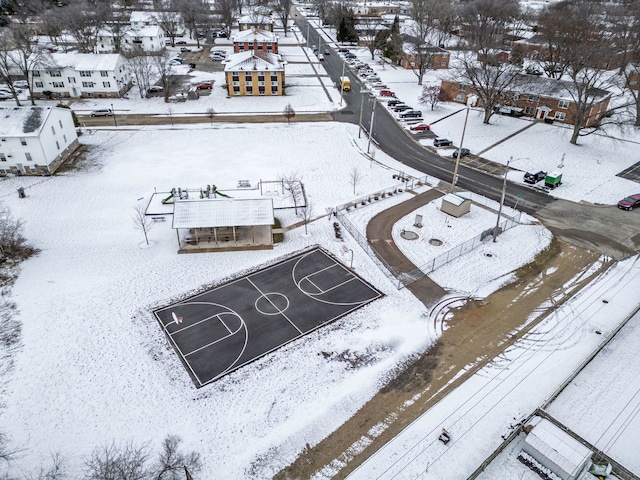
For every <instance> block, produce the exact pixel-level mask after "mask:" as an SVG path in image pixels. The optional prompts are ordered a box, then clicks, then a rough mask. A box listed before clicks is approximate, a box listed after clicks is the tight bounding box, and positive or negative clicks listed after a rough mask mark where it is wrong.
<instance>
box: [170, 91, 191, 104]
mask: <svg viewBox="0 0 640 480" xmlns="http://www.w3.org/2000/svg"><path fill="white" fill-rule="evenodd" d="M187 98H188V97H187V94H186V93H176V94H175V95H171V96H170V97H169V101H170V102H186V101H187Z"/></svg>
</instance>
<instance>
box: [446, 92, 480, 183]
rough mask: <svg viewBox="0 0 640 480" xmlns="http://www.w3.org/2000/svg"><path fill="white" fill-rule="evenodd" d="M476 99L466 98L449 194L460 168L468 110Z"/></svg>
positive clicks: (472, 97) (471, 96)
mask: <svg viewBox="0 0 640 480" xmlns="http://www.w3.org/2000/svg"><path fill="white" fill-rule="evenodd" d="M477 101H478V97H477V96H476V95H469V96H468V97H467V113H466V114H465V117H464V126H463V127H462V136H461V137H460V145H458V155H457V156H456V166H455V167H454V169H453V181H452V182H451V193H453V192H454V190H455V188H456V182H457V181H458V167H459V166H460V157H461V156H462V144H463V143H464V134H465V132H466V131H467V120H469V110H470V108H471V107H472V106H473V105H475V104H476V102H477Z"/></svg>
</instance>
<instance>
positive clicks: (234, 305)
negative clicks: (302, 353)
mask: <svg viewBox="0 0 640 480" xmlns="http://www.w3.org/2000/svg"><path fill="white" fill-rule="evenodd" d="M380 296H382V294H381V293H380V292H379V291H378V290H376V289H375V288H373V287H372V286H370V285H369V284H368V283H367V282H365V281H364V280H363V279H361V278H360V277H359V276H358V275H356V274H355V273H354V272H353V271H351V270H350V269H348V268H347V267H345V266H344V265H342V264H341V263H339V262H338V261H336V260H335V259H334V258H333V257H332V256H330V255H329V254H328V253H327V252H325V251H324V250H322V249H321V248H316V249H313V250H310V251H307V252H304V253H300V254H297V255H295V256H292V257H290V258H287V259H285V260H283V261H281V262H279V263H277V264H275V265H271V266H269V267H266V268H263V269H261V270H258V271H257V272H254V273H251V274H250V275H247V276H244V277H242V278H238V279H236V280H233V281H231V282H228V283H225V284H223V285H220V286H218V287H215V288H213V289H211V290H207V291H206V292H204V293H200V294H198V295H195V296H193V297H190V298H188V299H185V300H183V301H180V302H178V303H174V304H172V305H169V306H167V307H163V308H160V309H158V310H155V311H154V312H153V313H154V314H155V316H156V318H157V319H158V322H160V325H161V326H162V328H163V330H164V332H165V334H166V335H167V336H168V338H169V340H170V341H171V343H172V345H173V347H174V348H175V350H176V352H177V353H178V355H179V356H180V358H181V360H182V362H183V364H184V366H185V368H186V369H187V371H188V372H189V375H190V376H191V378H192V379H193V381H194V383H195V384H196V386H197V387H202V386H204V385H206V384H208V383H210V382H213V381H215V380H218V379H219V378H221V377H223V376H224V375H226V374H228V373H230V372H232V371H234V370H237V369H238V368H240V367H242V366H244V365H246V364H248V363H250V362H252V361H253V360H256V359H257V358H259V357H261V356H263V355H265V354H267V353H269V352H272V351H274V350H277V349H278V348H280V347H282V346H283V345H285V344H287V343H289V342H291V341H292V340H295V339H297V338H300V337H302V336H304V335H306V334H308V333H310V332H312V331H313V330H316V329H317V328H320V327H322V326H324V325H327V324H328V323H331V322H333V321H335V320H337V319H338V318H340V317H342V316H344V315H346V314H348V313H350V312H353V311H354V310H357V309H358V308H360V307H362V306H364V305H366V304H367V303H369V302H371V301H373V300H375V299H377V298H379V297H380Z"/></svg>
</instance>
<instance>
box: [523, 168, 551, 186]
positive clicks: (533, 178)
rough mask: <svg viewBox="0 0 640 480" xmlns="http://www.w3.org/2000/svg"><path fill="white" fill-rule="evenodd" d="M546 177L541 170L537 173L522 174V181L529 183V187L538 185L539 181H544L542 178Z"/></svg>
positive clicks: (545, 173)
mask: <svg viewBox="0 0 640 480" xmlns="http://www.w3.org/2000/svg"><path fill="white" fill-rule="evenodd" d="M546 176H547V172H543V171H542V170H540V171H539V172H537V173H531V172H527V173H525V174H524V181H525V183H530V184H531V185H534V184H536V183H538V182H539V181H540V180H544V177H546Z"/></svg>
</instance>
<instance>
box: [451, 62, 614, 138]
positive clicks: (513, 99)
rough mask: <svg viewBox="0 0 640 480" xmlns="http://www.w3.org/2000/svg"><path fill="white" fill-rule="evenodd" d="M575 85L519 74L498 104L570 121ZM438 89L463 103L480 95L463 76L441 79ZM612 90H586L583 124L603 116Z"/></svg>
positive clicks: (544, 117)
mask: <svg viewBox="0 0 640 480" xmlns="http://www.w3.org/2000/svg"><path fill="white" fill-rule="evenodd" d="M575 88H576V87H575V86H574V85H573V83H572V82H570V81H567V80H557V79H555V78H548V77H542V76H540V77H538V76H534V75H523V74H518V75H516V76H515V78H514V79H513V81H512V82H511V83H510V85H509V87H508V90H507V91H505V92H504V94H503V95H502V98H500V99H499V104H498V105H497V107H498V108H500V107H510V108H509V109H508V110H510V111H517V112H518V113H519V114H522V115H524V116H527V117H533V118H535V119H536V120H545V121H548V122H552V121H557V122H560V123H567V124H569V125H573V122H574V118H575V115H576V113H577V110H578V108H577V104H576V102H575V98H576V96H577V93H576V90H575ZM440 91H441V92H442V96H443V98H446V99H447V100H448V101H452V102H458V103H462V104H466V101H467V97H468V96H469V95H479V92H477V91H476V90H475V89H474V87H473V85H471V83H470V82H468V81H466V80H462V79H461V80H460V81H452V80H442V83H441V86H440ZM611 95H612V93H611V92H610V91H609V90H605V89H602V88H591V89H590V90H589V98H588V100H589V101H588V103H589V105H588V108H587V111H586V112H585V116H584V121H583V122H582V125H583V126H586V127H588V126H589V125H593V124H596V123H598V122H599V121H601V120H602V118H603V117H604V116H605V115H606V114H607V110H608V108H609V101H610V100H611Z"/></svg>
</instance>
